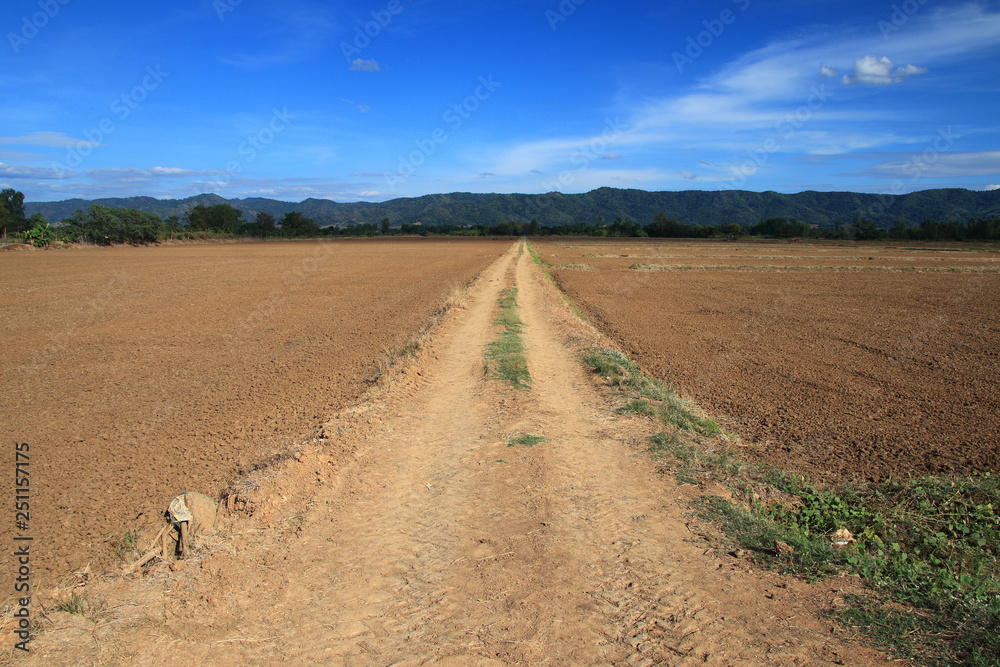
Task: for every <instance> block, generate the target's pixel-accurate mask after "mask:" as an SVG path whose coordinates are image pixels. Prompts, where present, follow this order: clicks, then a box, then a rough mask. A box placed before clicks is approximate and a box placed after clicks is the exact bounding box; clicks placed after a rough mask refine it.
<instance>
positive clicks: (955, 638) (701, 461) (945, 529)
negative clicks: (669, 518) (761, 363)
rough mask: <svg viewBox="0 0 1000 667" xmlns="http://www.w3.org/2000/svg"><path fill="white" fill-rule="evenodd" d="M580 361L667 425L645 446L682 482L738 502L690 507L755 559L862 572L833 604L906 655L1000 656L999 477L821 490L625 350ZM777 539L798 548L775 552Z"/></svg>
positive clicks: (948, 658)
mask: <svg viewBox="0 0 1000 667" xmlns="http://www.w3.org/2000/svg"><path fill="white" fill-rule="evenodd" d="M585 360H586V362H587V363H588V364H589V365H590V366H591V367H592V368H593V369H594V371H595V372H596V373H598V374H600V375H601V376H603V377H605V378H606V379H607V380H608V382H609V383H610V384H611V385H612V386H614V387H616V388H617V389H618V390H619V391H620V392H622V393H623V394H624V396H625V398H626V403H625V406H624V407H623V408H622V410H623V411H628V412H634V413H638V414H643V415H648V416H651V417H655V418H657V419H659V420H660V421H662V422H663V423H664V425H665V426H667V427H668V430H666V431H663V432H660V433H657V434H655V435H653V436H652V437H651V439H650V446H649V451H650V452H651V453H652V454H654V455H655V456H657V457H658V458H659V459H660V460H661V461H668V460H669V461H672V462H674V465H673V466H672V467H673V468H674V469H675V471H676V475H677V479H678V481H680V482H681V483H694V482H699V481H707V480H711V481H715V482H720V483H724V484H726V485H727V486H728V487H729V489H730V490H731V492H732V499H731V500H730V499H727V498H722V497H719V496H708V497H704V498H702V499H700V500H697V501H695V504H694V508H695V512H696V513H697V514H698V515H699V516H700V517H701V518H703V519H705V520H710V521H712V522H714V523H716V524H717V525H718V526H720V527H721V528H722V529H723V530H724V532H725V533H726V534H728V535H729V536H730V539H732V540H733V541H734V542H735V543H736V544H737V545H738V546H739V547H741V548H743V549H745V550H747V551H748V552H749V553H750V554H751V556H752V558H753V559H754V560H756V561H758V562H759V563H761V564H764V565H767V566H770V567H775V568H777V569H779V570H781V571H784V572H789V573H794V574H797V575H799V576H803V577H805V578H806V579H810V580H815V579H820V578H822V577H826V576H830V575H834V574H839V573H855V574H858V575H860V576H861V577H862V578H863V579H864V580H865V581H866V582H867V583H868V585H869V586H870V587H871V589H872V591H873V593H872V594H871V595H867V596H858V595H855V596H848V597H847V598H846V605H845V606H844V607H843V608H842V609H839V610H836V611H833V610H831V611H830V612H829V613H830V615H831V616H836V617H837V618H838V619H839V620H840V621H841V622H842V623H843V624H845V625H847V626H849V627H854V628H858V629H859V630H861V631H862V632H863V633H864V634H865V636H866V637H867V638H868V639H869V640H870V641H872V642H874V643H877V644H878V645H880V646H884V647H887V648H889V649H890V650H891V651H892V652H893V653H894V654H895V655H896V656H897V657H899V658H904V659H912V660H915V661H916V662H918V663H921V664H926V665H974V666H976V667H979V666H986V665H994V666H995V665H1000V564H998V558H1000V479H998V478H997V477H994V476H992V475H990V474H984V475H977V476H970V477H944V476H937V477H921V478H913V479H907V480H888V481H884V482H881V483H878V484H868V485H863V486H858V487H854V486H840V487H834V488H821V487H819V486H817V485H814V484H813V483H811V482H810V481H809V480H808V479H807V478H806V477H804V476H801V475H793V474H789V473H787V472H784V471H781V470H778V469H776V468H773V467H769V466H763V465H754V464H748V463H746V462H744V461H742V460H741V459H740V458H739V457H737V456H735V455H734V454H733V451H732V449H731V448H730V447H729V446H728V444H727V438H726V437H725V434H723V433H722V430H721V429H720V428H719V427H718V425H717V424H716V423H715V422H714V421H712V420H711V419H708V418H704V417H700V416H698V414H697V413H696V412H695V411H694V409H693V406H691V405H690V404H688V403H686V402H685V401H683V400H682V399H680V398H679V397H677V395H676V393H675V392H673V391H672V390H671V389H670V388H669V387H666V386H664V385H663V384H662V383H660V382H659V381H657V380H655V379H652V378H648V377H646V376H644V375H643V374H642V373H641V372H640V370H639V368H638V367H637V366H636V364H635V363H634V362H632V361H631V360H630V359H629V358H628V357H627V356H626V355H624V354H622V353H621V352H617V351H615V350H593V351H591V352H590V353H589V354H587V355H586V357H585ZM706 437H707V438H706ZM665 467H666V466H665ZM844 531H847V532H844ZM779 542H780V543H784V545H787V546H789V547H791V548H790V549H784V548H781V549H779V548H778V543H779Z"/></svg>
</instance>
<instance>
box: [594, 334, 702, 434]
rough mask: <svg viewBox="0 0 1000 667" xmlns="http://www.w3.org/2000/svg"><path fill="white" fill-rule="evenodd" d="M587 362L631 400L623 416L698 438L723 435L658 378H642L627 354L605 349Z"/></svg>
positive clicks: (598, 351)
mask: <svg viewBox="0 0 1000 667" xmlns="http://www.w3.org/2000/svg"><path fill="white" fill-rule="evenodd" d="M584 361H585V362H586V363H587V364H588V365H590V367H591V368H593V369H594V372H595V373H597V374H598V375H601V376H602V377H604V378H605V379H606V380H607V381H608V382H609V383H611V385H612V386H613V387H617V388H618V389H619V390H620V391H621V392H622V393H623V394H625V396H626V398H628V399H629V400H628V402H627V403H626V404H625V406H624V407H623V408H622V412H634V413H637V414H641V415H645V416H647V417H653V418H657V419H659V420H660V421H662V422H663V423H664V424H668V425H673V426H676V427H677V428H679V429H681V430H683V431H688V432H690V433H697V434H699V435H705V436H713V437H714V436H719V435H721V434H722V429H720V428H719V425H718V424H716V423H715V422H714V421H713V420H711V419H709V418H708V417H700V416H698V415H697V414H696V413H695V411H694V406H693V405H691V404H690V403H689V402H688V401H685V400H684V399H682V398H681V397H680V396H678V395H677V393H676V392H675V391H674V390H673V389H672V388H670V387H668V386H666V385H664V384H663V383H662V382H660V381H659V380H657V379H656V378H652V377H649V376H648V375H645V374H643V373H642V371H641V370H640V369H639V367H638V366H637V365H636V363H635V362H634V361H632V360H631V359H629V358H628V356H626V355H625V354H623V353H621V352H619V351H617V350H611V349H606V348H605V349H599V350H591V351H590V352H588V353H587V354H586V355H585V356H584Z"/></svg>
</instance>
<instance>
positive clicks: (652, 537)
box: [37, 248, 882, 665]
mask: <svg viewBox="0 0 1000 667" xmlns="http://www.w3.org/2000/svg"><path fill="white" fill-rule="evenodd" d="M515 250H516V248H514V249H512V250H511V251H509V252H508V253H506V254H505V255H504V256H503V257H502V258H501V259H500V260H498V261H497V262H496V263H494V264H493V265H492V266H491V267H490V268H488V269H487V270H486V271H485V272H484V274H483V275H482V276H481V278H480V280H479V282H478V287H477V288H476V289H475V290H474V291H473V294H472V296H471V299H470V301H469V304H468V306H467V308H465V309H464V311H460V312H457V313H454V314H453V315H452V316H449V317H448V318H446V320H445V322H444V324H443V325H442V327H441V329H440V330H439V331H438V332H437V333H436V334H435V337H434V339H433V341H432V342H431V347H430V356H431V357H433V358H434V359H433V360H429V361H428V363H425V364H423V365H421V366H420V367H419V369H418V370H419V372H420V375H419V379H418V380H416V381H411V382H409V384H407V385H406V386H404V387H401V388H400V389H399V390H397V391H395V392H393V391H390V392H389V395H387V396H386V397H385V403H384V407H381V408H379V410H377V411H373V414H377V417H375V418H373V423H374V424H375V425H374V427H373V430H372V432H371V434H369V435H367V436H358V437H359V439H360V440H363V442H359V443H357V446H358V455H357V459H356V460H355V461H354V462H353V463H351V464H350V465H348V466H346V467H345V468H344V469H343V470H341V471H340V476H339V478H338V481H337V483H335V484H331V485H328V486H325V487H321V489H320V491H319V492H318V493H317V494H316V495H315V496H314V497H313V500H312V503H311V506H310V507H309V508H308V510H307V511H305V512H304V514H303V518H302V525H301V529H300V531H299V536H298V537H297V538H296V539H294V540H293V541H292V542H291V544H290V546H289V547H288V548H287V550H286V551H285V552H284V553H283V556H284V557H283V559H280V558H276V559H273V560H276V561H277V562H276V563H275V564H273V565H272V566H269V567H270V569H277V570H280V571H281V572H282V576H283V579H282V581H281V583H280V585H278V586H277V587H276V588H277V590H275V591H273V592H272V591H268V590H264V589H262V588H257V589H253V588H252V587H251V583H250V582H252V581H254V580H255V577H254V572H253V571H252V570H253V569H257V570H260V569H261V567H262V566H259V565H251V566H250V567H251V568H252V569H251V570H250V571H247V572H245V573H244V578H245V581H246V583H244V584H242V586H243V589H244V590H243V593H244V594H245V595H244V597H247V596H249V597H250V598H252V600H253V604H252V605H247V606H244V607H242V608H241V611H240V613H238V614H237V616H238V621H237V622H235V623H234V624H232V626H226V627H225V628H223V629H222V630H221V631H220V632H217V633H214V634H213V633H211V632H200V633H198V632H192V633H191V634H189V635H186V636H185V635H184V634H181V633H178V632H177V631H176V630H175V629H171V628H169V627H162V626H161V627H149V626H148V625H147V626H143V627H141V628H140V629H139V630H138V631H136V632H134V633H133V634H132V635H130V636H128V637H122V638H121V641H123V642H126V641H127V642H128V643H129V646H128V648H127V650H126V649H123V650H124V651H125V652H126V653H128V654H129V656H130V660H129V664H142V665H159V664H166V663H168V662H169V663H173V664H212V665H258V664H261V665H263V664H276V663H284V664H337V665H397V664H405V665H420V664H443V665H449V664H454V665H494V664H496V665H501V664H516V665H537V664H588V665H630V664H637V665H648V664H669V665H689V664H705V663H707V664H747V665H750V664H753V665H756V664H762V663H765V662H771V663H775V664H782V665H797V664H819V665H822V664H879V663H881V662H882V660H881V659H880V658H879V656H878V655H877V654H876V653H875V652H874V651H869V650H866V649H863V648H860V647H857V646H854V645H845V644H843V643H842V642H841V641H840V640H838V639H837V638H836V637H834V636H831V634H830V629H831V626H830V625H829V623H823V622H820V621H819V620H817V619H816V617H815V615H814V611H815V605H810V603H808V600H807V595H808V591H806V592H805V593H803V591H802V590H796V587H797V584H795V583H794V582H792V583H789V582H787V581H785V580H784V579H783V578H782V577H779V576H778V575H776V574H771V573H763V574H762V573H753V572H748V571H744V570H743V569H741V566H739V565H735V564H730V563H728V562H723V561H720V560H717V559H715V558H713V557H709V556H705V555H704V551H705V547H704V546H699V545H698V544H697V543H696V538H695V536H694V535H693V534H692V533H691V532H690V531H689V530H688V528H687V527H686V519H685V517H684V515H683V510H682V505H681V504H680V503H679V502H678V501H677V500H676V498H677V496H678V493H679V492H678V490H677V487H676V486H675V485H674V483H673V482H671V481H667V480H663V479H658V478H655V475H654V472H653V467H652V465H651V463H650V462H649V461H648V460H647V459H646V458H645V457H644V456H641V455H637V453H636V450H635V449H632V448H630V447H629V446H627V445H626V444H625V442H626V441H627V440H628V439H629V438H631V437H634V434H635V432H636V429H637V428H638V429H639V430H642V429H643V428H648V427H643V426H642V425H641V424H638V422H637V421H635V420H630V419H625V418H621V417H617V416H614V415H613V414H611V412H610V411H609V410H608V405H607V403H606V401H605V399H604V398H603V397H602V395H601V394H600V393H599V392H598V390H597V389H595V387H594V385H593V381H592V379H591V378H590V376H589V375H588V373H587V372H586V371H585V370H584V369H583V368H582V366H581V364H580V362H579V359H578V358H577V356H576V355H577V352H576V351H575V349H574V345H570V344H569V341H570V337H571V336H575V339H574V340H575V341H577V342H578V341H579V340H580V339H582V338H585V337H591V338H593V337H594V336H595V334H594V333H593V332H587V331H582V330H583V329H584V328H585V327H584V326H583V325H582V324H581V323H579V322H578V321H577V320H575V319H574V318H573V316H572V315H571V314H570V313H569V311H568V309H567V308H566V307H565V305H564V304H563V303H562V301H561V299H560V296H559V295H558V293H557V292H556V291H555V289H554V287H552V286H551V284H549V283H548V282H546V281H545V280H544V278H543V277H542V275H541V272H540V271H538V270H537V268H535V267H534V265H533V264H532V263H531V259H530V255H529V254H527V253H525V254H522V255H517V256H516V262H515ZM512 266H513V267H514V268H515V270H514V273H513V275H514V277H515V279H516V283H517V285H518V287H519V299H520V306H521V317H522V319H523V320H524V324H525V327H524V333H523V337H524V343H525V348H526V354H527V357H528V364H529V368H530V370H531V373H532V378H533V388H532V390H531V391H530V392H518V391H514V390H508V389H504V388H502V387H499V385H498V384H497V383H496V382H494V381H492V380H487V379H485V378H484V377H483V353H484V350H485V346H486V344H487V343H488V341H489V340H490V339H491V338H492V337H493V336H494V335H495V327H494V326H493V324H492V320H493V317H494V312H495V302H496V298H497V295H498V293H499V291H500V289H501V288H502V287H503V286H504V285H505V284H506V282H507V280H508V279H507V278H505V276H506V275H507V272H508V269H509V268H510V267H512ZM581 332H582V333H581ZM378 420H381V421H380V422H379V421H378ZM520 433H532V434H538V435H544V436H545V437H546V440H545V441H543V442H541V443H539V444H537V445H535V446H534V447H524V446H517V447H510V446H508V445H507V444H506V443H507V441H508V440H509V439H510V438H511V437H512V436H515V435H517V434H520ZM344 437H350V435H349V434H348V435H347V436H344ZM203 568H204V565H203ZM804 586H805V585H804V584H802V585H801V586H799V588H801V587H804ZM235 587H236V588H239V587H240V584H239V583H237V584H235ZM248 591H249V593H248ZM193 595H197V594H193ZM228 598H232V599H233V600H236V599H240V594H239V592H237V591H231V592H230V593H229V594H228V595H224V596H222V599H221V600H219V602H218V603H219V604H220V605H221V606H222V608H229V609H230V610H231V609H232V608H233V605H235V602H229V601H228ZM227 605H228V607H227ZM218 613H222V612H218ZM37 664H41V663H37ZM48 664H55V663H54V662H49V663H48ZM67 664H69V663H67Z"/></svg>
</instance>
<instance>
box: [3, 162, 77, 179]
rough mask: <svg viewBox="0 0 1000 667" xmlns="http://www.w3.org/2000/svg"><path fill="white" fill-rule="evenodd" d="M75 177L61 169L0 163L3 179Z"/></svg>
mask: <svg viewBox="0 0 1000 667" xmlns="http://www.w3.org/2000/svg"><path fill="white" fill-rule="evenodd" d="M74 176H76V174H75V173H73V172H71V171H63V170H61V169H50V168H48V167H32V166H28V165H25V166H17V165H13V164H4V163H3V162H0V177H5V178H39V179H45V180H49V179H64V178H73V177H74Z"/></svg>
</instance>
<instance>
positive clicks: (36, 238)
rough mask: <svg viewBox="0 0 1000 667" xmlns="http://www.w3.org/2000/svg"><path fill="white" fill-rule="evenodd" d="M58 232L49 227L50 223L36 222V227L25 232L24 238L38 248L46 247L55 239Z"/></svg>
mask: <svg viewBox="0 0 1000 667" xmlns="http://www.w3.org/2000/svg"><path fill="white" fill-rule="evenodd" d="M55 238H56V233H55V232H54V231H53V230H52V228H51V227H49V223H48V222H46V223H44V224H42V223H41V222H39V223H36V224H35V226H34V227H32V228H31V229H29V230H28V231H26V232H25V233H24V240H25V241H28V242H29V243H30V244H31V245H33V246H35V247H36V248H44V247H45V246H47V245H49V244H50V243H52V241H54V240H55Z"/></svg>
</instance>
